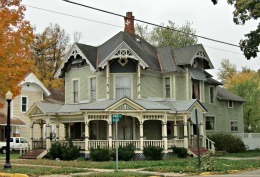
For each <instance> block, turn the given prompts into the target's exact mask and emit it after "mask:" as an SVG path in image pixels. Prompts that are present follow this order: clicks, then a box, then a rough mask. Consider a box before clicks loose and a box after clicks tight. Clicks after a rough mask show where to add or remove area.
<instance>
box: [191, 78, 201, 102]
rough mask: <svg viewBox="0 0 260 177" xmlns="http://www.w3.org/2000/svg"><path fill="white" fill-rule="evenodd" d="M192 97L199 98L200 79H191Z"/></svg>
mask: <svg viewBox="0 0 260 177" xmlns="http://www.w3.org/2000/svg"><path fill="white" fill-rule="evenodd" d="M192 99H198V100H199V99H200V81H198V80H193V81H192Z"/></svg>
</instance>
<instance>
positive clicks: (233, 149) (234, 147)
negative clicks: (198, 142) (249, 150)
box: [209, 132, 246, 153]
mask: <svg viewBox="0 0 260 177" xmlns="http://www.w3.org/2000/svg"><path fill="white" fill-rule="evenodd" d="M209 138H210V139H211V140H212V141H213V142H215V148H216V150H218V151H225V152H228V153H238V152H244V151H246V147H245V145H244V142H243V141H242V139H241V138H240V137H238V136H236V135H232V134H231V133H227V132H217V133H214V134H211V135H210V136H209Z"/></svg>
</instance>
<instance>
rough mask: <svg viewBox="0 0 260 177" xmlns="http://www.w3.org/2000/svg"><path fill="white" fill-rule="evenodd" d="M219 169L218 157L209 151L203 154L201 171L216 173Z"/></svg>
mask: <svg viewBox="0 0 260 177" xmlns="http://www.w3.org/2000/svg"><path fill="white" fill-rule="evenodd" d="M216 169H217V166H216V156H215V153H214V152H213V151H210V150H209V151H207V152H205V153H203V155H202V157H201V165H200V170H201V171H215V170H216Z"/></svg>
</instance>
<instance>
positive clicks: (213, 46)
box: [22, 0, 260, 79]
mask: <svg viewBox="0 0 260 177" xmlns="http://www.w3.org/2000/svg"><path fill="white" fill-rule="evenodd" d="M71 1H73V2H77V3H81V4H84V5H87V6H92V7H96V8H100V9H103V10H107V11H110V12H114V13H117V14H121V15H125V14H126V12H128V11H131V12H133V15H134V16H135V18H137V19H140V20H144V21H148V22H152V23H156V24H162V23H164V24H166V23H167V22H168V20H171V21H173V22H174V23H175V24H176V25H179V26H182V25H184V24H185V23H186V21H189V22H192V23H193V24H192V27H193V28H195V29H196V31H197V34H198V35H200V36H205V37H208V38H213V39H216V40H220V41H225V42H228V43H233V44H239V41H240V39H242V38H243V37H244V34H245V33H248V32H249V31H250V30H254V29H256V27H257V24H258V23H257V22H256V21H250V22H247V24H246V25H244V26H239V25H235V24H234V23H233V14H232V12H233V7H232V6H231V5H228V4H227V2H226V1H227V0H219V1H218V4H217V5H215V6H214V5H213V3H212V2H211V0H128V1H126V0H71ZM22 4H24V5H27V10H26V12H25V18H26V19H27V20H29V21H30V22H31V24H32V25H33V26H35V28H36V32H42V31H43V29H44V28H45V27H47V26H48V25H49V24H50V23H53V24H55V23H57V24H59V25H60V26H61V27H62V28H64V29H65V31H66V32H67V33H68V34H70V35H71V38H72V36H73V33H74V32H81V33H82V34H83V39H82V40H81V42H83V43H85V44H88V45H93V46H97V45H100V44H102V43H103V42H105V41H106V40H108V39H109V38H111V37H112V36H114V35H115V34H117V33H118V32H119V31H123V26H124V20H123V18H121V17H117V16H113V15H110V14H106V13H103V12H99V11H95V10H92V9H88V8H85V7H80V6H77V5H73V4H70V3H67V2H64V1H62V0H23V1H22ZM30 6H32V7H30ZM33 7H34V8H33ZM37 8H41V9H45V10H49V11H56V12H60V13H64V14H69V15H72V16H77V17H82V18H85V19H89V20H83V19H79V18H75V17H69V16H65V15H61V14H56V13H52V12H48V11H45V10H40V9H37ZM93 21H99V22H103V23H108V24H112V25H115V26H111V25H106V24H102V23H97V22H93ZM72 41H73V39H72ZM199 43H201V44H203V46H204V47H205V49H206V51H207V53H208V55H209V57H210V59H211V61H212V63H213V65H214V67H215V69H214V70H212V71H209V72H210V73H211V74H213V75H214V78H215V79H217V76H216V73H217V72H218V69H219V67H220V61H221V60H222V59H229V60H230V62H231V63H233V64H236V65H237V67H238V69H241V67H243V66H247V67H249V68H251V69H255V70H258V69H260V55H259V57H258V58H255V59H251V60H246V58H245V57H244V56H243V55H242V52H241V51H240V49H239V48H238V47H232V46H228V45H225V44H220V43H216V42H212V41H207V40H204V39H199Z"/></svg>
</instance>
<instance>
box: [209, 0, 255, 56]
mask: <svg viewBox="0 0 260 177" xmlns="http://www.w3.org/2000/svg"><path fill="white" fill-rule="evenodd" d="M212 2H213V3H214V4H216V3H217V0H212ZM227 2H228V4H231V5H234V8H235V10H234V12H233V14H234V17H233V21H234V23H235V24H237V25H244V24H245V23H246V21H248V20H251V19H253V20H257V19H258V18H259V17H260V1H259V0H227ZM245 37H246V38H245V39H243V40H240V49H241V50H242V51H243V52H244V55H245V57H246V58H247V59H248V60H249V59H251V58H252V57H253V58H255V57H257V52H259V44H260V23H259V24H258V26H257V28H256V30H253V31H250V33H248V34H245Z"/></svg>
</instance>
